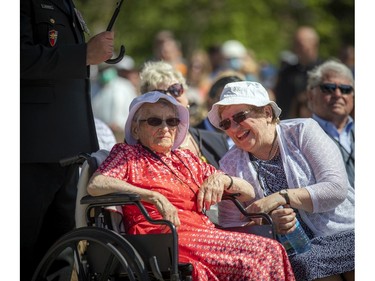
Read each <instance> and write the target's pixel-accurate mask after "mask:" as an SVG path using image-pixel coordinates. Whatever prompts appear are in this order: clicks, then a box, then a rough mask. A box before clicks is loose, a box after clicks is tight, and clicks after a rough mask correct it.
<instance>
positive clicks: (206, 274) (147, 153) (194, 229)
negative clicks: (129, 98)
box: [87, 91, 294, 280]
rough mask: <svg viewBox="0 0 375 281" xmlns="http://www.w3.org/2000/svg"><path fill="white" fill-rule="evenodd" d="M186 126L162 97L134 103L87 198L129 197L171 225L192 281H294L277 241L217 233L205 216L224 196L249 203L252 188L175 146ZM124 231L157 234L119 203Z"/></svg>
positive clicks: (160, 229)
mask: <svg viewBox="0 0 375 281" xmlns="http://www.w3.org/2000/svg"><path fill="white" fill-rule="evenodd" d="M188 126H189V113H188V110H187V109H186V108H185V107H184V106H182V105H181V104H179V103H178V102H176V100H175V99H174V98H172V97H170V96H168V95H165V94H163V93H161V92H157V91H154V92H149V93H146V94H144V95H142V96H139V97H137V98H135V99H134V100H133V102H132V103H131V105H130V110H129V116H128V119H127V121H126V125H125V138H126V143H119V144H116V145H115V146H114V147H113V149H112V150H111V152H110V154H109V156H108V157H107V158H106V160H104V162H103V163H102V164H101V165H100V166H99V168H98V170H97V171H96V172H95V173H94V174H93V176H92V177H91V179H90V181H89V185H88V189H87V191H88V193H89V194H91V195H93V196H100V195H104V194H109V193H134V194H138V195H139V196H140V200H141V201H142V203H143V205H144V206H145V209H146V210H147V212H148V213H149V215H150V217H151V218H152V219H154V220H158V219H164V220H168V221H170V222H172V223H173V225H174V226H175V227H176V228H177V233H178V252H179V254H178V259H179V262H185V263H191V264H192V265H193V272H192V279H193V280H294V276H293V272H292V269H291V266H290V263H289V261H288V257H287V254H286V252H285V249H284V248H283V246H282V245H281V244H279V243H278V242H276V241H275V240H272V239H269V238H264V237H261V236H257V235H253V234H248V233H239V232H230V231H225V230H221V229H218V228H216V227H215V225H214V224H213V223H212V222H211V221H210V220H209V218H208V217H207V216H206V215H205V210H208V209H209V208H210V206H211V205H214V204H216V203H217V202H220V201H221V200H222V197H223V195H224V194H232V195H235V196H236V198H237V199H238V200H239V201H246V200H249V199H252V198H254V196H255V195H254V190H253V187H252V186H251V185H250V184H249V183H248V182H246V181H245V180H242V179H240V178H236V177H230V176H228V175H226V174H224V173H223V172H221V171H219V170H217V169H216V168H214V167H213V166H211V165H209V164H207V163H204V162H202V161H201V160H200V159H199V158H198V157H196V156H195V155H194V154H193V153H191V152H190V151H189V150H180V149H178V147H179V145H180V144H181V142H183V140H184V139H185V135H186V133H187V130H188ZM122 208H123V216H124V224H125V229H126V233H130V234H152V233H153V234H159V233H165V232H170V229H169V228H168V227H166V226H161V225H155V224H151V223H149V222H148V221H147V220H146V219H145V218H144V216H143V215H142V214H141V212H140V210H139V209H138V208H137V207H136V206H133V205H127V204H126V205H123V206H122Z"/></svg>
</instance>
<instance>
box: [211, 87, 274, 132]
mask: <svg viewBox="0 0 375 281" xmlns="http://www.w3.org/2000/svg"><path fill="white" fill-rule="evenodd" d="M234 104H248V105H253V106H257V107H262V106H265V105H268V104H269V105H271V106H272V109H273V112H274V114H275V116H276V117H279V116H280V113H281V109H280V107H278V106H277V104H276V103H275V102H274V101H271V100H270V98H269V95H268V92H267V90H266V89H265V88H264V87H263V86H262V85H261V84H260V83H257V82H250V81H240V82H232V83H228V84H226V85H225V87H224V89H223V91H222V93H221V96H220V100H219V101H218V102H216V103H214V105H213V106H212V108H211V110H210V111H209V112H208V119H209V120H210V122H211V124H212V125H214V126H215V127H216V128H218V129H221V128H220V127H219V123H220V121H221V117H220V116H219V106H225V105H234Z"/></svg>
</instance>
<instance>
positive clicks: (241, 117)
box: [219, 111, 251, 131]
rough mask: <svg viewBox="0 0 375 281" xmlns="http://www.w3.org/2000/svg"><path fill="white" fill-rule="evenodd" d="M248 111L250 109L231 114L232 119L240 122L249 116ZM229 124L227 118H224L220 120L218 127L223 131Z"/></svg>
mask: <svg viewBox="0 0 375 281" xmlns="http://www.w3.org/2000/svg"><path fill="white" fill-rule="evenodd" d="M250 113H251V111H241V112H238V113H236V114H234V115H233V116H232V120H233V121H234V122H236V123H237V124H240V123H241V122H243V121H245V120H246V119H247V118H248V117H249V115H250ZM231 126H232V124H231V121H230V119H229V118H227V119H224V120H222V121H220V123H219V127H220V128H221V129H222V130H224V131H226V130H228V129H229V128H230V127H231Z"/></svg>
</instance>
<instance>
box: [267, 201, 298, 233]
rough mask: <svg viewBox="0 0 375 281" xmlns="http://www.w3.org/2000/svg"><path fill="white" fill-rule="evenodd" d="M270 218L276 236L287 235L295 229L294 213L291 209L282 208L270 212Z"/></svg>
mask: <svg viewBox="0 0 375 281" xmlns="http://www.w3.org/2000/svg"><path fill="white" fill-rule="evenodd" d="M285 206H288V205H285ZM271 217H272V220H273V223H274V224H275V228H276V232H277V233H278V234H288V233H291V232H293V231H294V230H295V228H296V227H295V225H296V221H297V220H296V213H295V212H294V210H293V209H292V208H289V207H284V208H280V209H276V210H274V211H272V212H271Z"/></svg>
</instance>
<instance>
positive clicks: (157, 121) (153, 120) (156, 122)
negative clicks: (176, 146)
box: [139, 117, 180, 127]
mask: <svg viewBox="0 0 375 281" xmlns="http://www.w3.org/2000/svg"><path fill="white" fill-rule="evenodd" d="M139 121H141V122H145V121H146V122H147V124H149V125H150V126H152V127H157V126H160V125H161V123H163V121H165V123H167V125H168V126H169V127H176V126H178V125H179V124H180V119H178V118H168V119H165V120H164V119H161V118H158V117H150V118H147V119H140V120H139Z"/></svg>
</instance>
